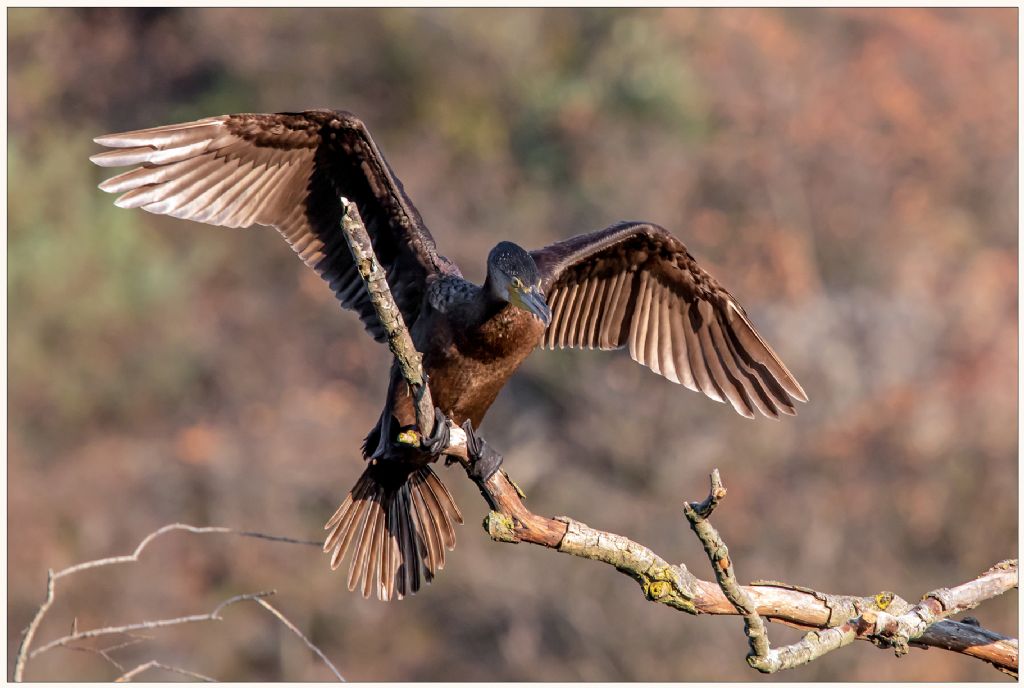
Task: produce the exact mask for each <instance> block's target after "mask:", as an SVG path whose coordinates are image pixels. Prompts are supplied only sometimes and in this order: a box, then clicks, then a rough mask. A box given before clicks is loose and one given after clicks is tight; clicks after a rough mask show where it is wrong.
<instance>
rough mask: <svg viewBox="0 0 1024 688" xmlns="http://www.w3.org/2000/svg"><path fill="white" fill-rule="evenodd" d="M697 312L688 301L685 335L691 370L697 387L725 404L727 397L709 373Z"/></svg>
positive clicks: (685, 315)
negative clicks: (702, 350)
mask: <svg viewBox="0 0 1024 688" xmlns="http://www.w3.org/2000/svg"><path fill="white" fill-rule="evenodd" d="M695 312H696V307H695V305H694V304H692V303H690V302H687V303H686V308H685V310H684V312H683V320H684V322H683V335H684V336H685V337H686V355H687V360H688V361H689V363H690V370H691V371H692V372H693V378H694V380H695V381H696V382H697V387H699V388H700V391H701V392H703V393H704V394H705V395H706V396H708V397H710V398H712V399H714V400H715V401H720V402H722V403H723V404H724V403H725V399H723V398H722V395H721V394H720V393H719V392H718V389H717V388H716V387H715V385H714V384H713V383H712V382H711V376H710V375H709V373H708V369H707V365H706V364H705V362H704V356H703V354H702V353H701V345H700V340H699V338H698V335H697V328H699V327H700V325H699V323H697V322H695V321H697V320H699V319H700V316H699V315H694V313H695Z"/></svg>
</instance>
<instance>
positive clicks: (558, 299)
mask: <svg viewBox="0 0 1024 688" xmlns="http://www.w3.org/2000/svg"><path fill="white" fill-rule="evenodd" d="M564 300H565V289H555V290H554V293H553V294H552V295H551V301H550V302H549V304H548V307H549V308H550V309H551V322H549V323H548V329H547V331H546V332H545V333H544V348H545V349H554V348H555V335H556V334H557V333H558V323H559V321H560V320H561V318H562V303H563V301H564Z"/></svg>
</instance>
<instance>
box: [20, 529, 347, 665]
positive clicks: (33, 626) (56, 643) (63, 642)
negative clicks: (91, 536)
mask: <svg viewBox="0 0 1024 688" xmlns="http://www.w3.org/2000/svg"><path fill="white" fill-rule="evenodd" d="M173 531H186V532H189V533H197V534H211V533H213V534H225V535H236V536H239V537H246V538H255V539H260V540H268V541H271V542H282V543H287V544H296V545H308V546H310V547H318V548H319V547H320V543H319V542H316V541H313V540H297V539H295V538H289V537H282V536H278V535H267V534H265V533H256V532H252V531H240V530H235V529H233V528H224V527H219V526H208V527H197V526H191V525H188V524H185V523H172V524H169V525H166V526H163V527H162V528H159V529H157V530H155V531H153V532H152V533H150V534H149V535H147V536H146V537H145V538H143V540H142V542H140V543H139V544H138V546H137V547H136V548H135V551H133V552H132V553H131V554H126V555H123V556H117V557H106V558H103V559H95V560H93V561H86V562H82V563H80V564H75V565H73V566H69V567H67V568H64V569H61V570H60V571H56V572H54V570H53V569H50V570H48V571H47V578H46V598H45V599H44V601H43V603H42V604H41V605H40V606H39V609H38V610H36V614H35V616H34V617H33V618H32V621H31V622H29V625H28V627H26V629H25V630H24V632H23V633H24V637H23V638H22V641H21V645H20V647H19V648H18V655H17V659H16V661H15V666H14V680H15V681H22V680H23V679H24V675H25V666H26V665H27V663H28V661H29V660H30V659H33V658H35V657H36V656H38V655H40V654H42V653H43V652H47V651H49V650H52V649H53V648H55V647H71V645H70V644H71V643H74V642H76V641H79V640H86V639H89V638H96V637H103V636H108V635H117V634H130V633H131V632H132V631H137V630H143V629H153V628H163V627H166V626H176V625H180V624H186V623H196V622H202V621H219V620H221V616H220V613H221V611H223V610H224V609H225V608H226V607H228V606H230V605H232V604H235V603H237V602H243V601H255V602H260V603H262V602H263V599H262V598H264V597H267V596H269V595H273V594H274V591H273V590H271V591H266V592H256V593H247V594H244V595H236V596H234V597H231V598H229V599H227V600H224V601H223V602H221V603H220V604H218V605H217V606H216V607H215V608H214V609H213V611H212V612H209V613H208V614H193V615H190V616H179V617H174V618H169V619H157V620H154V621H141V622H139V623H134V624H126V625H123V626H107V627H104V628H95V629H92V630H87V631H81V630H79V629H78V624H77V619H76V622H75V623H74V624H73V625H72V628H71V633H70V634H68V635H65V636H62V637H60V638H57V639H55V640H52V641H50V642H49V643H46V644H45V645H43V646H42V647H39V648H36V649H32V642H33V640H34V639H35V635H36V631H37V630H38V629H39V625H40V624H41V623H42V620H43V618H44V617H45V616H46V613H47V612H48V611H49V609H50V607H51V606H52V605H53V602H54V599H55V588H56V582H57V580H59V579H61V578H63V577H65V576H69V575H71V574H74V573H78V572H80V571H86V570H89V569H94V568H99V567H102V566H112V565H115V564H130V563H134V562H137V561H138V560H139V557H140V556H141V555H142V552H143V551H145V549H146V548H147V547H148V546H149V545H150V543H152V542H153V541H154V540H156V539H157V538H159V537H160V536H162V535H165V534H167V533H170V532H173ZM263 606H264V607H265V608H267V609H268V610H269V611H270V612H271V613H272V614H273V615H274V616H275V617H277V618H278V620H280V621H281V622H282V623H284V624H285V626H286V627H288V628H289V629H290V630H291V631H292V632H294V633H296V634H298V635H299V637H300V638H301V639H302V641H303V642H304V643H306V645H307V646H309V647H312V648H313V649H314V651H315V652H316V653H317V654H318V655H319V656H320V657H321V659H323V661H324V662H325V663H326V664H327V666H328V667H329V668H330V670H331V671H332V672H333V673H334V674H335V676H338V678H339V679H341V674H339V673H338V670H337V669H336V668H335V666H334V665H333V664H332V663H331V662H330V661H328V659H327V657H326V656H324V654H323V653H322V652H320V651H319V650H318V649H316V648H315V647H314V646H313V645H312V643H311V642H310V641H309V640H308V639H307V638H306V637H305V636H304V635H302V634H301V633H300V632H299V631H298V629H297V628H295V626H294V624H292V623H291V622H289V621H288V620H287V619H286V618H285V617H284V615H282V614H281V613H280V612H278V611H277V610H276V609H274V608H273V607H271V606H270V605H269V603H268V604H265V605H263ZM128 644H132V643H122V644H121V645H115V646H113V647H108V648H105V649H104V650H91V651H93V652H95V653H97V654H100V655H101V656H103V657H104V658H105V659H107V660H108V661H110V662H112V663H113V664H115V665H116V666H118V668H119V669H121V667H120V665H119V664H118V663H117V662H116V661H114V660H113V659H112V658H111V657H110V656H109V654H108V653H109V652H111V651H112V650H115V649H118V648H120V647H125V646H126V645H128ZM74 649H85V650H88V648H74ZM149 665H150V666H147V665H140V667H141V668H140V667H136V668H135V669H133V670H132V671H134V672H136V673H141V671H144V670H146V669H148V668H152V667H158V668H163V669H166V670H169V671H174V670H175V669H174V668H168V667H166V666H164V665H160V664H159V663H156V662H150V663H149ZM136 670H138V671H136ZM128 673H129V674H131V673H132V672H128ZM132 675H135V674H132ZM196 676H199V675H198V674H196ZM122 678H123V677H122ZM129 679H130V677H129ZM126 680H127V679H126ZM341 680H344V679H341Z"/></svg>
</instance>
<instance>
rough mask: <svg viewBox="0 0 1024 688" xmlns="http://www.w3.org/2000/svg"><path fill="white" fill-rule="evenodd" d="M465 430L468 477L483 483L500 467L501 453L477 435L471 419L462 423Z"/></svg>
mask: <svg viewBox="0 0 1024 688" xmlns="http://www.w3.org/2000/svg"><path fill="white" fill-rule="evenodd" d="M462 429H463V430H464V431H465V432H466V454H467V455H468V456H469V467H468V468H467V471H466V472H467V473H469V477H471V478H472V479H473V480H476V481H477V482H480V483H484V482H487V480H488V479H490V477H491V476H492V475H494V473H495V472H496V471H497V470H498V469H499V468H500V467H501V462H502V460H503V459H502V457H501V454H499V453H498V452H496V451H494V449H492V448H491V445H489V444H487V442H485V441H484V440H483V438H481V437H479V436H478V435H477V434H476V432H475V431H474V430H473V421H471V420H467V421H466V422H465V423H463V424H462Z"/></svg>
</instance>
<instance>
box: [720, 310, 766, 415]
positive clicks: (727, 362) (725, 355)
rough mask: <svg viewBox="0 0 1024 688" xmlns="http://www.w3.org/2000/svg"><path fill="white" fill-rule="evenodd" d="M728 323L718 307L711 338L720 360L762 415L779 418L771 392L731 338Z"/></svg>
mask: <svg viewBox="0 0 1024 688" xmlns="http://www.w3.org/2000/svg"><path fill="white" fill-rule="evenodd" d="M726 328H728V324H727V323H724V322H723V317H722V315H721V313H720V312H718V310H717V309H716V311H715V320H714V321H713V322H712V323H711V327H710V332H711V340H712V342H713V343H714V345H715V350H716V351H718V357H719V360H720V361H721V362H722V365H723V366H725V368H726V370H727V371H728V372H729V373H730V374H731V375H732V377H733V378H734V379H735V380H737V381H738V382H739V383H740V384H741V385H742V386H743V389H744V390H746V396H747V400H748V402H752V403H753V405H754V406H756V407H757V410H758V411H760V412H761V414H762V415H764V416H766V417H768V418H771V419H773V420H778V418H779V411H778V408H777V407H776V406H775V403H774V402H773V401H772V399H771V397H770V396H769V394H768V393H767V392H766V391H765V390H764V389H763V388H762V386H761V382H760V380H759V379H758V378H757V376H756V374H755V373H754V372H753V371H751V370H750V368H749V367H748V366H747V364H746V362H745V361H744V360H743V357H742V356H740V355H739V354H738V353H737V351H736V349H735V348H734V347H733V345H732V342H731V341H730V340H729V336H728V334H726V332H725V330H726Z"/></svg>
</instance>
